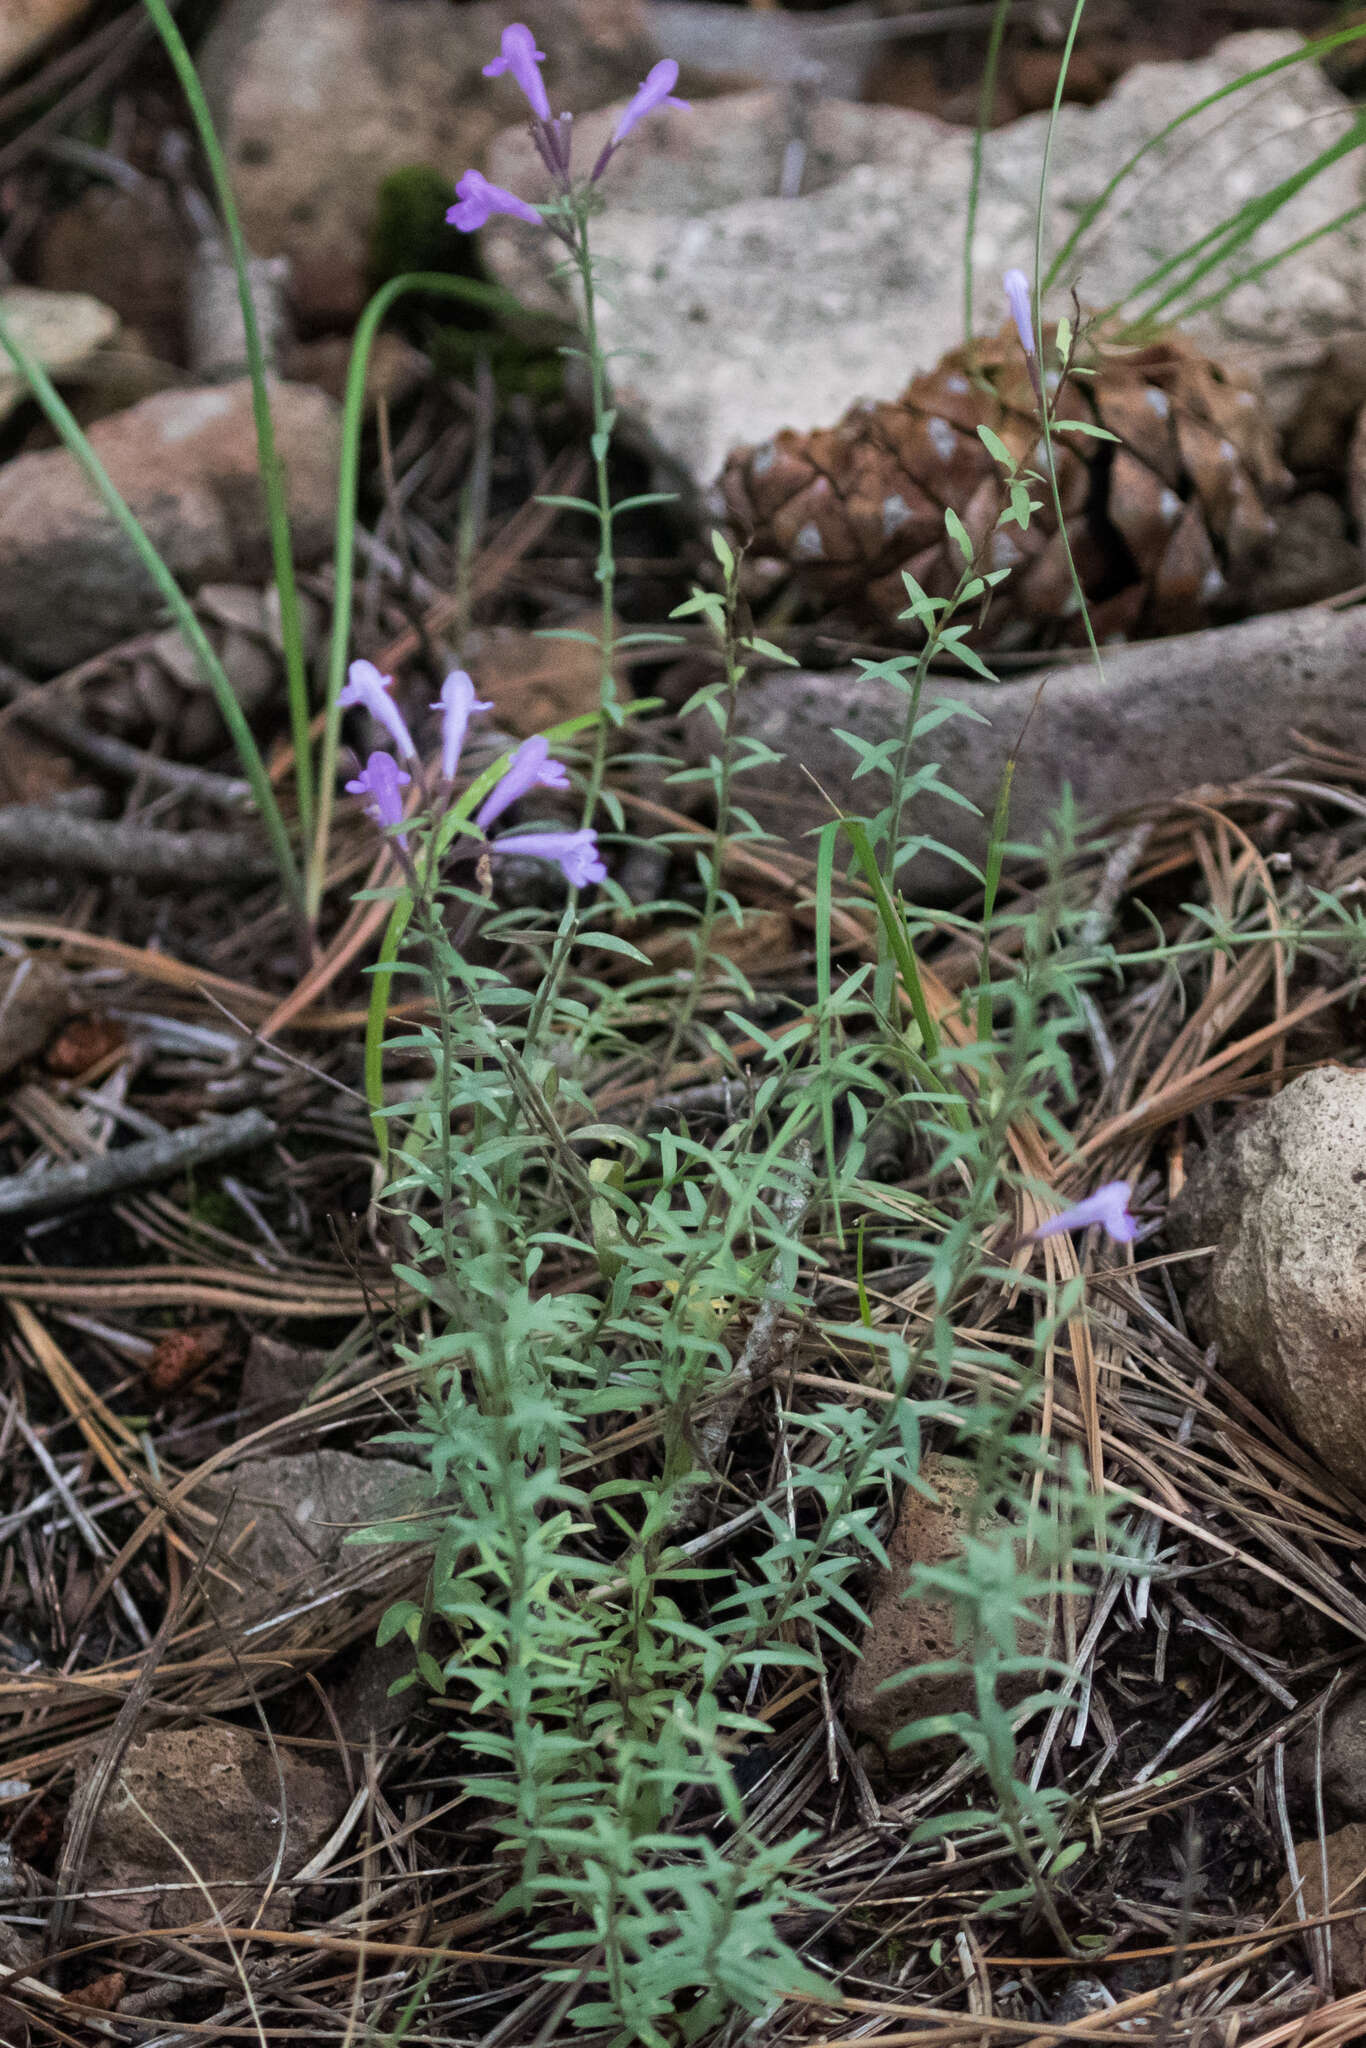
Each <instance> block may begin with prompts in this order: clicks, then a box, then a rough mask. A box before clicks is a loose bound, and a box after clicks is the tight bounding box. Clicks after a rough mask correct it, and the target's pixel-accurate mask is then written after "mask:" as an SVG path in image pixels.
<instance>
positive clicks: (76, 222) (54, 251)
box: [38, 178, 194, 363]
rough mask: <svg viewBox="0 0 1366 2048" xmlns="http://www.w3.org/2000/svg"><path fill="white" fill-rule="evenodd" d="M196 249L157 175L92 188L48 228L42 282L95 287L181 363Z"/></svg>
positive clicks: (162, 352)
mask: <svg viewBox="0 0 1366 2048" xmlns="http://www.w3.org/2000/svg"><path fill="white" fill-rule="evenodd" d="M193 253H194V252H193V245H192V240H191V236H190V231H189V227H188V225H187V223H186V222H185V220H184V219H183V218H182V216H181V215H180V214H179V213H178V212H177V210H176V205H175V201H174V200H173V199H172V197H171V194H170V193H169V191H168V190H167V188H166V187H165V185H163V184H161V183H159V182H158V181H157V180H155V179H152V178H145V179H143V180H142V182H141V183H140V184H138V185H135V186H134V187H133V188H132V190H131V191H124V190H123V189H122V188H121V187H119V186H117V185H90V186H87V188H86V190H85V191H84V192H83V193H82V194H81V196H80V198H79V199H77V200H76V201H74V203H73V204H72V205H70V206H66V207H63V208H62V210H61V212H60V213H58V214H56V215H54V216H53V218H52V220H51V221H50V223H49V224H48V226H47V228H46V229H45V231H44V234H43V240H42V246H41V248H40V250H39V253H38V282H39V284H42V285H47V286H49V287H50V288H52V289H53V290H56V291H65V292H78V291H79V292H93V293H94V295H95V297H96V298H97V299H99V300H101V301H102V302H103V303H104V304H105V305H106V306H112V307H113V309H114V311H115V312H116V313H117V314H118V316H119V318H120V319H121V320H123V321H125V322H126V323H127V324H128V326H130V327H135V328H136V329H137V331H138V332H139V333H140V334H141V335H142V336H143V338H144V339H145V341H146V343H147V345H148V347H149V348H151V349H152V350H153V352H154V353H155V354H156V355H158V356H160V357H161V358H162V360H163V361H164V362H168V363H175V362H180V361H182V360H183V358H184V352H185V313H186V291H187V288H188V284H189V274H190V263H191V259H192V257H193Z"/></svg>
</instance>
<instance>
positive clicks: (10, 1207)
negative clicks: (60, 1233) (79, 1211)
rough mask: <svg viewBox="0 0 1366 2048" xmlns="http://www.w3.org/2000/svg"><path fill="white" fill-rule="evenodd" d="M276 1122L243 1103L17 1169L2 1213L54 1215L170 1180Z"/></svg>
mask: <svg viewBox="0 0 1366 2048" xmlns="http://www.w3.org/2000/svg"><path fill="white" fill-rule="evenodd" d="M275 1128H276V1127H275V1125H274V1124H273V1123H272V1122H271V1120H270V1118H269V1117H268V1116H267V1115H266V1113H265V1111H264V1110H261V1109H242V1110H239V1111H238V1112H237V1114H236V1115H235V1116H225V1117H213V1118H210V1119H208V1120H206V1121H205V1122H204V1123H199V1124H186V1125H185V1127H184V1128H183V1129H182V1130H178V1131H163V1132H162V1133H161V1134H160V1136H159V1137H155V1138H140V1139H139V1140H138V1141H137V1143H136V1144H133V1145H124V1146H122V1147H121V1148H120V1149H119V1150H118V1151H117V1152H101V1153H98V1154H97V1155H96V1156H95V1157H94V1158H91V1159H69V1160H63V1161H62V1163H61V1165H60V1166H48V1167H44V1168H43V1169H42V1170H41V1171H39V1172H37V1173H16V1174H11V1175H9V1176H8V1177H7V1178H6V1179H4V1180H0V1217H4V1218H6V1219H8V1220H9V1221H11V1222H12V1221H14V1220H16V1219H17V1218H19V1217H23V1218H24V1219H25V1220H27V1221H36V1220H37V1219H38V1218H39V1217H40V1216H57V1215H60V1214H61V1213H62V1212H63V1211H64V1210H66V1209H74V1208H76V1207H78V1206H79V1205H80V1204H81V1203H84V1202H93V1201H97V1200H99V1199H100V1198H101V1197H102V1196H105V1195H126V1194H128V1193H130V1192H131V1190H133V1189H134V1188H145V1187H151V1186H153V1185H154V1184H155V1183H156V1182H157V1181H163V1180H171V1179H173V1178H174V1176H175V1175H176V1174H179V1173H185V1172H188V1171H189V1169H190V1168H191V1167H196V1166H208V1165H210V1164H211V1163H212V1162H213V1161H214V1160H216V1159H226V1158H228V1157H229V1156H230V1155H232V1154H233V1153H236V1152H248V1151H250V1150H251V1149H252V1147H253V1146H256V1145H264V1144H265V1143H266V1141H267V1140H268V1139H270V1138H273V1137H274V1136H275Z"/></svg>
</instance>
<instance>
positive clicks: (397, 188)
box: [369, 164, 479, 287]
mask: <svg viewBox="0 0 1366 2048" xmlns="http://www.w3.org/2000/svg"><path fill="white" fill-rule="evenodd" d="M454 202H455V187H454V185H453V183H452V181H451V179H450V178H449V177H448V176H447V175H446V173H445V172H444V171H438V170H436V169H435V168H434V166H433V165H431V164H404V165H403V166H402V168H401V169H399V170H397V171H391V172H390V173H389V175H388V177H387V178H386V179H385V180H384V182H383V183H382V184H381V186H380V188H379V192H378V195H377V198H376V204H375V224H374V227H373V228H372V229H371V231H370V266H369V267H370V281H371V283H372V284H373V285H375V286H376V287H378V286H379V285H382V284H387V283H388V282H389V279H390V278H391V277H402V276H403V275H404V274H405V273H406V272H408V271H413V270H444V271H448V272H450V274H451V275H452V276H453V277H474V276H477V275H478V274H479V266H478V263H477V261H476V260H475V258H474V252H473V248H472V245H471V242H470V237H469V236H468V235H458V234H457V233H456V232H455V230H454V228H451V227H448V226H447V224H446V208H447V207H448V206H451V205H453V204H454Z"/></svg>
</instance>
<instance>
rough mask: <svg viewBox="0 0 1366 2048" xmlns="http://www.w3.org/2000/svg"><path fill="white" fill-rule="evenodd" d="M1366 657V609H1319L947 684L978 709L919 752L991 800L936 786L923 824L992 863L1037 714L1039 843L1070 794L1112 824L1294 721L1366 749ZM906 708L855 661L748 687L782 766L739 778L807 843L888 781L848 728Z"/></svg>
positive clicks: (1034, 771) (757, 809)
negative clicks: (996, 832) (990, 838)
mask: <svg viewBox="0 0 1366 2048" xmlns="http://www.w3.org/2000/svg"><path fill="white" fill-rule="evenodd" d="M1363 664H1366V612H1362V611H1359V610H1357V611H1341V612H1330V611H1319V610H1315V609H1308V610H1304V611H1293V612H1281V613H1278V614H1276V615H1275V616H1273V617H1269V618H1264V619H1249V620H1247V621H1245V622H1244V623H1242V624H1239V625H1235V626H1224V627H1221V628H1219V629H1218V630H1217V631H1210V632H1204V633H1191V634H1187V635H1185V636H1183V637H1181V638H1179V639H1172V640H1161V641H1152V642H1149V643H1147V644H1139V645H1134V646H1130V647H1115V648H1108V649H1106V650H1105V680H1104V681H1103V682H1102V681H1101V680H1100V679H1099V678H1098V677H1097V675H1096V673H1095V670H1094V668H1093V667H1092V666H1091V665H1090V664H1089V663H1086V664H1081V665H1078V666H1075V667H1068V668H1059V669H1054V670H1052V671H1050V672H1049V673H1048V674H1047V676H1046V678H1041V677H1040V676H1039V675H1031V676H1026V677H1024V678H1023V679H1022V680H1020V681H1019V682H1013V683H1000V684H994V685H993V684H988V683H978V682H969V681H966V680H965V681H963V682H961V683H953V684H947V683H939V682H936V683H933V684H931V685H930V686H929V687H928V688H927V690H926V693H925V702H924V708H925V709H926V710H928V709H929V708H931V707H932V706H933V705H936V704H939V703H941V702H944V701H946V700H953V701H955V702H956V703H958V704H960V705H964V706H966V707H967V708H968V710H969V711H970V712H971V713H972V714H974V716H973V717H972V718H971V719H967V718H957V719H952V720H950V721H949V722H948V723H947V724H944V725H941V726H940V727H939V728H938V730H937V731H936V732H935V733H934V734H933V736H932V737H931V738H930V739H929V740H927V741H926V742H925V745H924V747H923V748H922V749H921V750H920V751H919V752H918V754H917V757H916V758H917V761H921V760H925V759H929V760H934V761H937V762H939V763H940V764H941V780H943V781H944V782H945V783H947V784H948V786H949V787H950V788H952V789H955V790H957V791H958V792H959V793H960V794H961V795H963V796H965V797H967V798H968V800H969V802H970V803H971V804H972V805H974V806H975V807H976V809H975V810H964V809H963V808H962V807H961V806H960V805H957V804H953V803H950V802H948V801H947V800H946V799H944V798H939V797H935V796H932V795H927V796H924V797H921V798H918V799H917V801H916V805H915V808H914V812H913V814H912V823H913V824H914V827H915V829H916V830H918V831H922V832H924V833H925V834H926V835H928V836H932V837H936V838H938V839H939V840H941V841H942V842H943V843H944V844H945V845H946V846H948V847H950V848H952V849H954V850H956V851H957V852H959V853H961V854H964V855H966V856H967V857H968V858H970V859H972V860H976V861H980V860H981V858H982V856H983V854H984V852H985V848H986V835H987V820H989V819H990V817H991V814H992V810H993V808H994V805H995V802H996V793H997V790H998V789H999V787H1000V782H1001V775H1002V771H1003V769H1004V766H1005V762H1006V760H1007V757H1008V756H1009V755H1010V754H1011V752H1012V751H1013V750H1014V749H1015V748H1016V746H1017V743H1018V742H1019V739H1020V734H1021V732H1022V730H1024V728H1025V720H1026V718H1027V717H1029V725H1028V730H1027V732H1026V733H1025V740H1024V744H1023V746H1022V747H1021V748H1020V753H1019V762H1018V766H1017V770H1016V775H1015V783H1014V789H1013V794H1012V803H1011V820H1010V823H1011V837H1012V839H1014V840H1016V841H1023V842H1026V843H1029V844H1038V843H1039V842H1040V840H1041V839H1042V837H1043V835H1044V834H1045V832H1046V831H1047V829H1048V826H1049V822H1050V819H1051V817H1052V816H1053V814H1054V812H1055V811H1056V808H1057V805H1058V802H1059V799H1060V798H1061V796H1062V794H1063V791H1064V789H1067V788H1070V789H1071V791H1072V794H1073V797H1074V798H1075V800H1076V804H1077V807H1078V809H1079V810H1080V812H1081V814H1082V816H1083V817H1084V818H1089V819H1091V820H1096V821H1099V820H1101V819H1104V818H1108V817H1110V816H1111V815H1112V814H1114V813H1115V812H1119V811H1124V810H1128V809H1129V808H1131V807H1132V806H1135V805H1138V804H1142V803H1146V802H1148V801H1151V800H1153V799H1155V798H1161V797H1164V796H1172V795H1174V794H1175V793H1176V792H1177V791H1178V790H1182V789H1188V788H1190V787H1191V786H1192V785H1194V784H1195V783H1197V782H1214V783H1220V782H1225V781H1229V780H1231V779H1233V778H1236V777H1238V776H1242V775H1248V774H1252V773H1255V772H1256V771H1258V770H1259V769H1263V768H1267V767H1269V766H1270V765H1271V764H1272V763H1273V762H1275V761H1277V760H1279V759H1281V758H1283V757H1284V756H1285V755H1287V754H1289V753H1291V752H1292V751H1293V747H1294V742H1293V739H1292V737H1291V735H1292V732H1296V731H1298V732H1309V733H1312V734H1315V735H1317V736H1321V737H1324V738H1333V739H1336V740H1338V741H1340V742H1341V743H1342V744H1344V745H1346V746H1349V747H1351V748H1353V749H1360V748H1363V747H1366V697H1363V694H1362V689H1361V675H1362V670H1363ZM1250 677H1255V678H1256V687H1255V688H1250V687H1249V678H1250ZM1041 681H1042V682H1043V690H1042V694H1041V695H1040V682H1041ZM1036 699H1037V706H1036ZM905 711H906V699H905V697H904V696H903V695H902V693H901V692H899V691H898V690H896V689H895V688H893V687H892V686H891V685H890V684H888V683H885V682H881V681H874V680H870V679H869V678H868V677H866V676H860V675H856V674H855V673H853V672H852V671H850V670H848V669H841V670H836V671H832V672H831V673H829V674H824V675H822V674H810V673H806V672H804V671H796V670H788V671H783V672H780V673H778V674H774V675H769V676H765V677H763V678H762V679H761V680H760V681H758V682H756V683H753V684H751V685H750V686H749V687H747V688H746V689H745V690H744V691H743V692H742V693H741V697H740V708H739V717H738V721H737V727H738V730H739V731H740V732H741V733H742V734H747V735H752V736H754V737H755V738H757V739H760V740H762V741H764V742H765V743H766V744H767V745H768V746H770V747H771V748H773V749H774V751H775V752H776V753H778V754H779V755H780V756H782V759H781V760H779V761H778V762H777V763H776V764H774V765H771V766H768V767H765V768H764V769H763V770H762V771H760V772H758V773H757V774H750V775H747V776H744V777H742V778H740V782H739V789H740V801H742V802H743V803H745V804H747V805H748V806H749V807H750V809H751V810H753V811H754V813H755V815H756V816H757V818H758V819H759V821H760V823H761V824H763V825H764V826H766V827H767V828H768V829H769V830H771V831H774V832H777V833H779V834H781V835H783V836H784V837H786V838H788V839H789V840H792V841H801V840H802V838H803V837H804V835H805V834H806V833H808V832H809V831H810V830H811V829H812V828H813V827H815V826H818V825H822V824H824V823H825V822H826V821H827V819H829V818H830V817H831V816H832V815H833V812H832V810H831V805H832V804H833V805H835V806H837V807H838V808H839V809H840V810H841V811H846V812H852V813H854V814H856V815H860V816H868V815H871V814H875V813H876V812H877V811H879V810H880V809H881V808H882V806H883V805H884V804H885V802H886V800H887V783H886V781H885V780H884V779H882V778H874V777H871V776H865V777H862V778H860V779H859V780H857V781H855V780H854V769H855V767H856V765H857V756H856V755H855V754H853V753H852V752H851V751H850V749H849V748H848V747H847V746H846V745H845V744H844V742H843V741H842V740H841V739H840V738H839V729H840V728H843V729H844V730H845V731H848V732H852V733H855V734H857V735H858V736H859V737H860V738H862V739H865V740H873V741H876V740H881V739H886V738H888V737H889V736H890V735H892V734H893V733H897V732H899V731H900V730H901V725H902V721H903V719H904V717H905ZM1031 712H1032V716H1030V714H1031ZM715 741H716V727H715V724H714V723H713V721H712V720H711V719H710V718H708V717H707V716H706V714H705V713H703V714H700V715H698V716H695V717H694V718H693V719H692V720H691V721H690V723H689V725H688V728H687V732H686V746H687V749H688V753H689V756H690V758H691V759H692V760H693V761H701V760H705V759H706V757H707V756H708V755H709V754H711V753H712V752H713V751H714V746H715ZM903 876H904V878H905V880H906V882H907V884H908V886H909V888H910V890H911V892H912V893H913V894H914V895H916V896H918V897H919V898H920V899H921V900H922V901H925V902H935V901H943V900H945V899H946V898H948V897H951V896H952V895H953V894H954V893H955V892H961V890H962V888H963V886H964V884H963V872H962V869H961V867H959V866H957V865H955V864H954V863H953V862H952V861H951V860H949V859H948V858H946V857H945V856H944V855H942V854H939V853H935V852H932V851H926V852H922V853H919V854H917V855H916V856H915V858H914V860H913V861H911V862H910V863H909V864H908V865H907V867H906V868H905V869H904V870H903Z"/></svg>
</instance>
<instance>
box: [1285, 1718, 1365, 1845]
mask: <svg viewBox="0 0 1366 2048" xmlns="http://www.w3.org/2000/svg"><path fill="white" fill-rule="evenodd" d="M1285 1761H1286V1775H1287V1782H1288V1784H1289V1788H1290V1794H1291V1797H1292V1798H1293V1799H1294V1800H1295V1801H1296V1802H1297V1804H1298V1805H1299V1806H1300V1807H1301V1808H1302V1809H1303V1810H1304V1811H1305V1812H1306V1813H1307V1814H1311V1815H1312V1814H1313V1813H1314V1811H1315V1805H1316V1791H1317V1787H1316V1780H1317V1779H1318V1777H1319V1774H1320V1771H1321V1773H1322V1786H1323V1805H1324V1812H1325V1814H1326V1816H1327V1819H1328V1822H1329V1825H1330V1826H1332V1827H1340V1826H1341V1825H1342V1824H1343V1823H1344V1822H1346V1821H1349V1820H1366V1686H1359V1685H1358V1686H1355V1687H1353V1688H1352V1689H1351V1690H1350V1691H1348V1692H1343V1693H1339V1695H1338V1697H1337V1698H1336V1699H1335V1700H1334V1701H1333V1702H1332V1703H1331V1705H1330V1706H1329V1708H1328V1711H1327V1713H1326V1714H1325V1716H1324V1724H1323V1748H1322V1752H1320V1749H1319V1738H1318V1728H1317V1725H1316V1723H1315V1722H1313V1721H1311V1722H1310V1723H1309V1725H1308V1727H1307V1728H1305V1729H1304V1730H1302V1732H1301V1733H1300V1735H1299V1736H1298V1737H1297V1738H1296V1740H1295V1741H1294V1742H1293V1743H1292V1744H1291V1745H1290V1746H1289V1748H1288V1749H1287V1750H1286V1757H1285Z"/></svg>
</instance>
